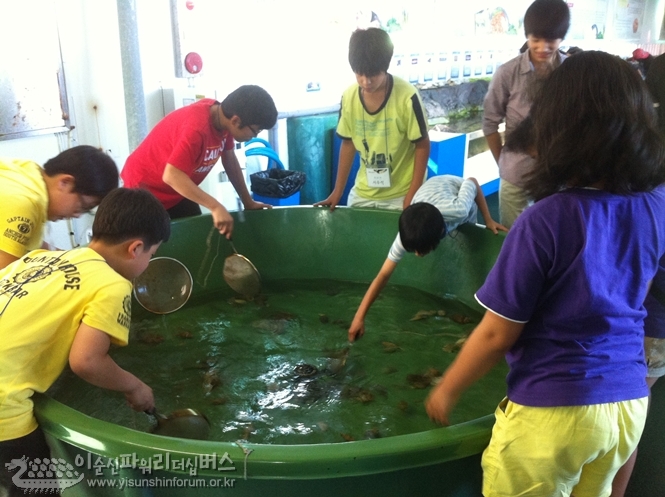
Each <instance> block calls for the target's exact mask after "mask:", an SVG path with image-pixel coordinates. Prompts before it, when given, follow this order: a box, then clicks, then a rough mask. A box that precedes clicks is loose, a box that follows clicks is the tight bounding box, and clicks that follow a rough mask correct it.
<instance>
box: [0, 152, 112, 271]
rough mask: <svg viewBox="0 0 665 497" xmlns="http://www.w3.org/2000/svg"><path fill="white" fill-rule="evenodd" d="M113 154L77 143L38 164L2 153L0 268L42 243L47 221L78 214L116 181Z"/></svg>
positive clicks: (94, 204) (87, 208) (97, 200)
mask: <svg viewBox="0 0 665 497" xmlns="http://www.w3.org/2000/svg"><path fill="white" fill-rule="evenodd" d="M118 181H119V175H118V168H117V166H116V165H115V162H113V159H111V157H109V156H108V155H107V154H105V153H104V152H102V151H101V150H99V149H97V148H95V147H91V146H90V145H79V146H77V147H72V148H70V149H67V150H65V151H64V152H62V153H60V154H58V155H56V156H55V157H53V158H51V159H49V160H48V161H46V163H45V164H44V167H43V168H42V167H40V166H39V165H38V164H36V163H34V162H32V161H29V160H24V159H8V158H2V157H0V184H1V185H2V191H0V269H2V268H3V267H5V266H7V264H10V263H12V262H14V261H15V260H16V259H18V258H19V257H22V256H24V255H25V254H26V253H28V252H29V251H30V250H35V249H38V248H40V247H41V244H42V231H43V228H44V224H46V221H57V220H59V219H65V218H70V217H79V216H80V215H81V214H83V213H84V212H87V211H89V210H90V209H92V208H93V207H96V206H97V205H99V203H100V202H101V201H102V199H103V198H104V197H105V196H106V195H107V194H108V193H109V192H110V191H111V190H112V189H114V188H117V187H118Z"/></svg>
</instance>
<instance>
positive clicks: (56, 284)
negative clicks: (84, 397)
mask: <svg viewBox="0 0 665 497" xmlns="http://www.w3.org/2000/svg"><path fill="white" fill-rule="evenodd" d="M170 232H171V227H170V220H169V217H168V214H167V213H166V210H165V209H164V207H162V204H161V203H160V202H159V201H158V200H157V199H156V198H155V197H154V196H153V195H152V194H151V193H149V192H148V191H146V190H139V189H136V190H130V189H125V188H119V189H115V190H113V191H112V192H111V193H109V194H108V195H107V196H106V197H105V198H104V200H103V201H102V202H101V204H100V205H99V207H98V210H97V214H96V215H95V220H94V223H93V226H92V233H93V235H92V241H91V242H90V244H89V245H88V246H87V247H81V248H76V249H73V250H67V251H47V250H34V251H32V252H29V253H28V254H26V255H24V256H23V257H22V258H20V259H19V260H17V261H15V262H13V263H11V264H10V265H9V266H7V267H5V268H4V269H2V270H0V357H2V361H0V494H2V493H3V492H2V489H3V488H4V489H6V490H8V492H9V495H10V496H12V497H13V496H14V495H23V489H19V488H17V487H16V486H15V485H13V484H12V481H11V473H10V472H9V470H8V469H7V467H6V466H5V465H6V464H8V463H11V461H12V460H13V459H21V458H27V460H28V461H29V462H30V461H34V460H36V459H42V460H43V459H44V458H49V457H50V451H49V447H48V445H46V440H45V438H44V433H43V432H42V430H41V429H40V428H39V426H38V423H37V420H36V419H35V416H34V412H33V402H32V400H31V397H32V395H33V394H34V393H35V392H45V391H46V390H47V389H48V388H49V387H50V386H51V385H52V384H53V382H54V381H55V380H56V379H57V378H58V376H59V375H60V373H61V372H62V371H63V369H64V368H65V366H66V365H67V362H68V361H69V366H70V367H71V369H72V371H73V372H74V373H76V374H77V375H78V376H80V377H81V378H83V379H84V380H86V381H88V382H89V383H92V384H93V385H96V386H98V387H102V388H107V389H109V390H115V391H119V392H122V393H123V394H124V395H125V399H126V400H127V403H128V404H129V406H130V407H131V408H132V409H134V410H136V411H144V410H148V409H152V408H153V407H154V399H153V394H152V390H151V389H150V387H149V386H148V385H146V384H145V383H143V382H142V381H141V380H139V379H138V378H137V377H136V376H134V375H133V374H131V373H129V372H128V371H125V370H124V369H122V368H121V367H120V366H118V365H117V364H116V363H115V361H113V359H112V358H111V357H110V356H109V354H108V352H109V347H110V345H111V343H114V344H116V345H127V340H128V336H129V322H130V315H131V290H132V284H131V280H132V279H133V278H135V277H137V276H138V275H140V274H141V273H142V272H143V271H144V270H145V268H146V267H147V266H148V263H149V262H150V258H151V257H152V255H153V254H154V253H155V251H156V250H157V248H158V247H159V245H160V244H161V243H162V242H163V241H166V240H168V238H169V235H170ZM3 495H4V494H3Z"/></svg>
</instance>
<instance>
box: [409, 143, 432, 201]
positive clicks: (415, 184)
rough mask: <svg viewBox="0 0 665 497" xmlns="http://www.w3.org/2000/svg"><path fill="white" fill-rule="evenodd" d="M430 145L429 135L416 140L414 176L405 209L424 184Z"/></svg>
mask: <svg viewBox="0 0 665 497" xmlns="http://www.w3.org/2000/svg"><path fill="white" fill-rule="evenodd" d="M430 147H431V144H430V141H429V136H425V138H423V139H422V140H420V141H417V142H416V156H415V158H414V160H413V177H412V178H411V186H410V187H409V191H408V192H407V194H406V196H405V197H404V205H403V208H404V209H406V208H407V207H408V206H410V205H411V201H412V200H413V197H414V195H415V194H416V192H417V191H418V189H419V188H420V187H421V186H423V181H424V180H425V173H426V172H427V161H428V160H429V153H430Z"/></svg>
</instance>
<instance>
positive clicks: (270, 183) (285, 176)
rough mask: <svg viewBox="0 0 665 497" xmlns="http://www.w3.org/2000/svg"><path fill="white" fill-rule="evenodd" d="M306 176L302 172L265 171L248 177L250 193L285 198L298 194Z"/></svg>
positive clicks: (274, 169) (273, 169)
mask: <svg viewBox="0 0 665 497" xmlns="http://www.w3.org/2000/svg"><path fill="white" fill-rule="evenodd" d="M305 180H306V175H305V173H304V172H302V171H288V170H285V169H276V168H272V169H267V170H265V171H260V172H258V173H254V174H250V175H249V182H250V184H251V190H252V192H254V193H256V194H257V195H263V196H264V197H273V198H287V197H290V196H291V195H293V194H294V193H296V192H298V191H299V190H300V188H302V185H304V184H305Z"/></svg>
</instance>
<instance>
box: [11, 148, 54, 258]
mask: <svg viewBox="0 0 665 497" xmlns="http://www.w3.org/2000/svg"><path fill="white" fill-rule="evenodd" d="M0 185H2V189H1V190H0V250H2V251H3V252H7V253H8V254H11V255H13V256H15V257H21V256H23V255H25V254H26V253H28V252H29V251H30V250H34V249H38V248H39V247H40V246H41V243H42V231H43V230H44V224H45V223H46V221H48V190H47V189H46V183H45V182H44V178H43V176H42V168H41V167H39V165H38V164H35V163H34V162H31V161H28V160H22V159H2V158H0Z"/></svg>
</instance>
